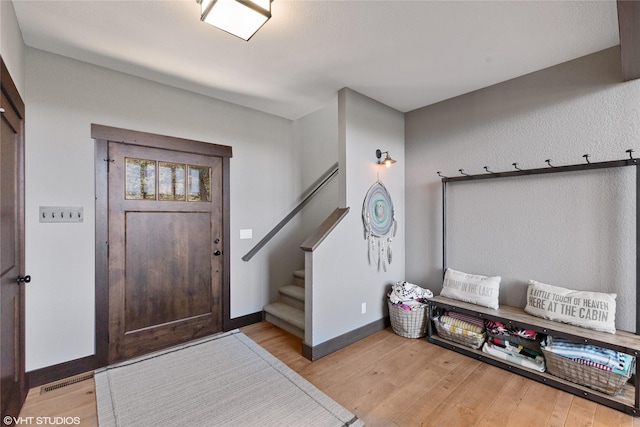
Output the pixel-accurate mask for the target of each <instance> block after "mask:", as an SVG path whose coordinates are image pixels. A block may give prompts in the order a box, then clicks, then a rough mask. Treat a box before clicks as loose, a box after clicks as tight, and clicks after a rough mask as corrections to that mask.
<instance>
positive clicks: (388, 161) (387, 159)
mask: <svg viewBox="0 0 640 427" xmlns="http://www.w3.org/2000/svg"><path fill="white" fill-rule="evenodd" d="M383 154H386V157H385V158H384V159H382V155H383ZM376 157H377V158H378V164H379V165H385V166H386V167H389V166H391V165H392V164H394V163H395V162H396V161H395V160H393V159H392V158H391V156H390V155H389V152H388V151H380V150H376Z"/></svg>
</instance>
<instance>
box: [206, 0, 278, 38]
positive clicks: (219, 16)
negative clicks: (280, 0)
mask: <svg viewBox="0 0 640 427" xmlns="http://www.w3.org/2000/svg"><path fill="white" fill-rule="evenodd" d="M196 1H197V2H198V3H200V6H201V13H202V16H201V17H200V20H201V21H204V22H206V23H207V24H211V25H213V26H214V27H218V28H220V29H221V30H223V31H226V32H227V33H230V34H233V35H234V36H236V37H240V38H241V39H243V40H247V41H248V40H249V39H250V38H251V37H252V36H253V35H254V34H255V33H256V31H258V30H259V29H260V27H262V26H263V25H264V23H265V22H267V21H268V20H269V18H271V0H196Z"/></svg>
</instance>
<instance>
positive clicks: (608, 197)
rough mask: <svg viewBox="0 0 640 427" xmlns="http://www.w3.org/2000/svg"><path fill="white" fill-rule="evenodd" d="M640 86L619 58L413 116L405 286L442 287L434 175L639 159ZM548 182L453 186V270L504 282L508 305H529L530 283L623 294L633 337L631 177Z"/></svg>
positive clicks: (623, 321) (615, 54)
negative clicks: (587, 158)
mask: <svg viewBox="0 0 640 427" xmlns="http://www.w3.org/2000/svg"><path fill="white" fill-rule="evenodd" d="M639 111H640V82H639V81H632V82H628V83H621V74H620V53H619V48H618V47H615V48H611V49H607V50H605V51H602V52H598V53H596V54H592V55H589V56H586V57H583V58H579V59H577V60H574V61H571V62H568V63H565V64H561V65H558V66H555V67H552V68H549V69H546V70H542V71H539V72H536V73H532V74H530V75H527V76H524V77H520V78H517V79H514V80H511V81H508V82H505V83H502V84H498V85H495V86H492V87H489V88H486V89H483V90H479V91H476V92H473V93H470V94H467V95H463V96H460V97H457V98H454V99H451V100H448V101H444V102H441V103H438V104H435V105H432V106H428V107H425V108H422V109H419V110H416V111H412V112H410V113H407V114H406V116H405V118H406V124H405V125H406V141H405V142H406V162H407V167H406V172H407V175H406V182H407V187H406V194H407V196H406V197H407V201H408V203H407V214H406V218H407V250H406V252H407V261H406V263H407V278H408V279H409V280H414V281H416V282H422V283H429V284H430V287H431V288H432V289H434V290H436V291H439V290H440V288H441V281H442V233H441V227H442V200H441V199H442V196H441V183H440V178H439V177H438V176H437V175H436V172H437V171H441V172H442V174H443V175H446V176H455V175H459V172H458V170H459V169H460V168H462V169H464V171H465V172H466V173H469V174H479V173H485V170H484V169H483V167H484V166H489V169H490V170H493V171H507V170H513V166H512V163H513V162H518V165H519V167H521V168H523V169H527V168H538V167H545V166H546V163H545V160H546V159H552V164H555V165H563V164H573V163H582V162H584V159H583V158H582V155H583V154H587V153H588V154H590V155H591V161H592V162H596V161H604V160H616V159H622V158H626V157H627V154H626V153H625V150H626V149H628V148H633V149H635V150H636V151H638V152H639V154H640V145H639V143H638V135H639V134H640V132H639V131H640V114H638V113H639ZM630 169H631V168H629V170H627V169H624V170H616V171H609V172H597V173H578V174H571V175H566V174H563V175H546V176H544V177H537V178H518V179H512V180H509V181H502V180H491V181H480V182H475V183H472V184H455V185H450V186H448V189H449V190H450V191H449V190H448V199H447V200H448V203H447V208H448V215H447V220H448V237H447V245H448V251H447V257H448V262H447V264H448V266H449V267H452V268H456V269H459V270H462V271H466V272H468V273H477V274H485V275H501V276H503V283H502V286H501V298H500V299H501V303H504V304H511V305H517V306H524V303H525V299H524V292H525V291H526V282H527V280H529V279H534V280H538V281H542V282H546V283H550V284H555V285H559V286H564V287H568V288H572V289H585V290H594V291H603V292H615V293H617V294H618V295H619V297H618V313H617V316H616V320H617V327H618V328H620V329H627V330H633V329H634V328H635V314H636V310H635V243H636V242H635V197H634V196H633V195H634V194H635V172H634V171H633V170H630Z"/></svg>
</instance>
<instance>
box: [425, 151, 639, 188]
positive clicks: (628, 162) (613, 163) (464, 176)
mask: <svg viewBox="0 0 640 427" xmlns="http://www.w3.org/2000/svg"><path fill="white" fill-rule="evenodd" d="M625 152H626V153H628V154H629V158H628V159H622V160H610V161H605V162H596V163H592V162H591V161H590V160H589V157H591V155H589V154H584V155H583V156H582V157H584V159H585V163H578V164H573V165H565V166H556V165H553V164H552V162H553V160H551V159H546V160H545V163H546V164H547V166H546V167H542V168H534V169H521V168H520V167H518V163H512V166H513V167H514V169H515V170H512V171H505V172H493V171H491V170H489V166H484V170H485V171H486V172H487V173H482V174H476V175H470V174H468V173H466V172H465V171H464V169H458V172H460V176H454V177H449V176H445V175H442V173H441V172H440V171H438V172H436V173H437V175H438V176H439V177H440V178H442V182H443V183H444V182H455V181H469V180H473V179H490V178H507V177H513V176H522V175H540V174H546V173H559V172H572V171H580V170H590V169H606V168H616V167H621V166H637V165H638V164H639V162H640V159H639V158H634V157H633V152H634V151H633V150H632V149H629V150H626V151H625Z"/></svg>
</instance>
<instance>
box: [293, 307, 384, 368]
mask: <svg viewBox="0 0 640 427" xmlns="http://www.w3.org/2000/svg"><path fill="white" fill-rule="evenodd" d="M390 325H391V322H390V320H389V316H386V317H383V318H382V319H379V320H376V321H374V322H371V323H369V324H367V325H364V326H361V327H360V328H358V329H354V330H353V331H350V332H347V333H344V334H342V335H340V336H337V337H335V338H332V339H330V340H328V341H325V342H323V343H321V344H318V345H316V346H313V347H311V346H310V345H307V343H304V342H303V343H302V355H303V356H304V357H306V358H307V359H309V360H311V361H314V360H318V359H320V358H321V357H324V356H327V355H329V354H331V353H333V352H334V351H338V350H340V349H341V348H344V347H346V346H348V345H350V344H353V343H354V342H356V341H360V340H361V339H363V338H366V337H368V336H369V335H372V334H375V333H376V332H379V331H381V330H383V329H385V328H388V327H389V326H390Z"/></svg>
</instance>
